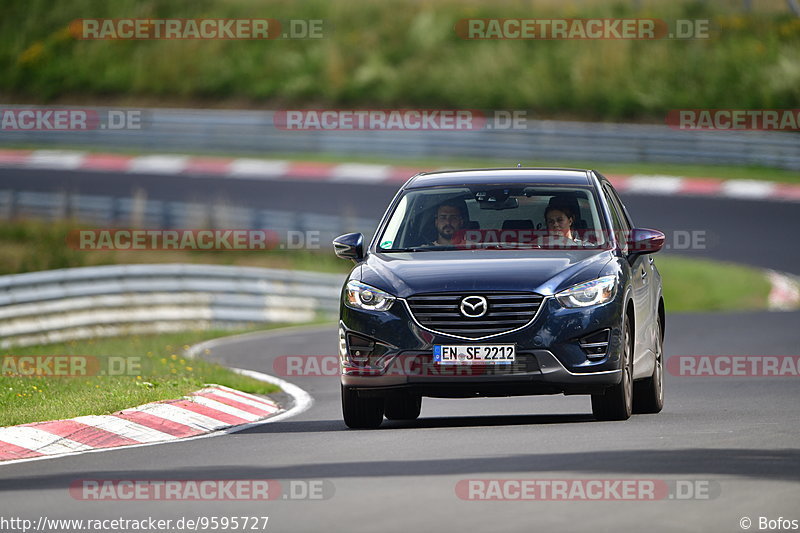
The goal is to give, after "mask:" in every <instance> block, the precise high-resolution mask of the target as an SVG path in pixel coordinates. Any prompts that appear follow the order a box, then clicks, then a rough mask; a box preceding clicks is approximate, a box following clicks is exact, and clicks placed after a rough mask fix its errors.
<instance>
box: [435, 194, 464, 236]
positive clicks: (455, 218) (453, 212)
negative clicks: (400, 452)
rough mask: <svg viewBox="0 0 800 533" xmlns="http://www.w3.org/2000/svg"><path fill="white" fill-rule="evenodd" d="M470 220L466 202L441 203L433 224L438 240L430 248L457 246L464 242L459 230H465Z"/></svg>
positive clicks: (451, 201) (448, 201) (447, 201)
mask: <svg viewBox="0 0 800 533" xmlns="http://www.w3.org/2000/svg"><path fill="white" fill-rule="evenodd" d="M468 220H469V212H468V211H467V204H466V202H464V200H460V199H455V198H454V199H451V200H445V201H444V202H442V203H440V204H439V206H438V207H437V208H436V214H435V215H434V217H433V223H434V226H435V227H436V240H435V241H433V242H430V243H428V246H455V245H457V244H460V243H461V242H463V235H462V234H460V233H459V230H462V229H464V227H465V226H466V225H467V222H468Z"/></svg>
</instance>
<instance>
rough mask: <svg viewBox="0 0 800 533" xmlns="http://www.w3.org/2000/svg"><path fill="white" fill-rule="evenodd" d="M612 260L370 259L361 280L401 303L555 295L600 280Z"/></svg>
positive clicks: (555, 255)
mask: <svg viewBox="0 0 800 533" xmlns="http://www.w3.org/2000/svg"><path fill="white" fill-rule="evenodd" d="M612 257H613V254H612V253H611V252H610V251H608V250H534V251H532V250H458V251H431V252H415V253H404V252H401V253H389V254H386V253H380V254H374V253H371V254H369V255H368V257H367V260H366V261H365V262H364V263H362V267H361V269H360V278H361V281H363V282H364V283H367V284H369V285H372V286H374V287H377V288H379V289H383V290H385V291H387V292H389V293H391V294H394V295H395V296H399V297H401V298H406V297H408V296H411V295H412V294H419V293H428V292H457V291H458V292H460V291H530V292H536V293H539V294H543V295H551V294H554V293H556V292H558V291H560V290H562V289H564V288H566V287H569V286H572V285H574V284H577V283H582V282H584V281H587V280H589V279H594V278H596V277H598V276H599V275H600V272H601V270H602V269H603V267H604V266H605V265H606V264H607V263H608V262H609V261H610V260H611V259H612ZM355 272H359V269H356V270H355Z"/></svg>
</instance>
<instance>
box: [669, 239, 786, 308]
mask: <svg viewBox="0 0 800 533" xmlns="http://www.w3.org/2000/svg"><path fill="white" fill-rule="evenodd" d="M655 257H656V265H657V266H658V270H659V272H660V273H661V275H662V277H663V287H664V306H665V308H666V310H667V312H671V313H675V312H687V311H695V312H699V311H748V310H759V309H766V307H767V297H768V296H769V290H770V284H769V281H768V280H767V279H766V277H765V276H764V274H763V272H761V271H760V270H758V269H755V268H751V267H747V266H743V265H738V264H734V263H725V262H721V261H711V260H708V259H694V258H692V259H689V258H685V257H680V256H675V255H666V254H664V255H661V254H656V256H655Z"/></svg>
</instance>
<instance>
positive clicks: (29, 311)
mask: <svg viewBox="0 0 800 533" xmlns="http://www.w3.org/2000/svg"><path fill="white" fill-rule="evenodd" d="M344 278H345V276H343V275H336V274H321V273H314V272H298V271H288V270H276V269H267V268H256V267H238V266H218V265H192V264H150V265H113V266H98V267H83V268H70V269H62V270H49V271H43V272H32V273H27V274H14V275H10V276H2V277H0V348H2V349H5V348H9V347H11V346H27V345H34V344H44V343H54V342H63V341H67V340H74V339H81V338H91V337H100V336H110V335H120V334H134V333H146V332H162V331H179V330H185V329H196V328H204V329H206V328H213V327H219V328H226V327H231V326H242V325H244V324H257V323H269V322H307V321H310V320H313V319H315V318H316V317H319V316H320V315H325V316H333V315H335V314H336V313H337V311H338V301H339V292H340V290H341V287H342V284H343V283H344ZM332 342H333V341H332Z"/></svg>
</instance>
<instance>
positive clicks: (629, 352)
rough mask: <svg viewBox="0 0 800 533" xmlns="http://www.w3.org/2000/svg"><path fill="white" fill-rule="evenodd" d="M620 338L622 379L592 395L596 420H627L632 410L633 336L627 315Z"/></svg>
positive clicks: (593, 412)
mask: <svg viewBox="0 0 800 533" xmlns="http://www.w3.org/2000/svg"><path fill="white" fill-rule="evenodd" d="M622 339H623V350H622V379H621V380H620V382H619V383H618V384H617V385H614V386H613V387H609V388H608V389H606V391H605V394H593V395H592V414H593V415H594V417H595V418H596V419H597V420H627V419H629V418H630V417H631V413H632V412H633V337H632V335H631V327H630V319H629V318H628V317H627V316H626V317H625V324H624V326H623V330H622Z"/></svg>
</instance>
